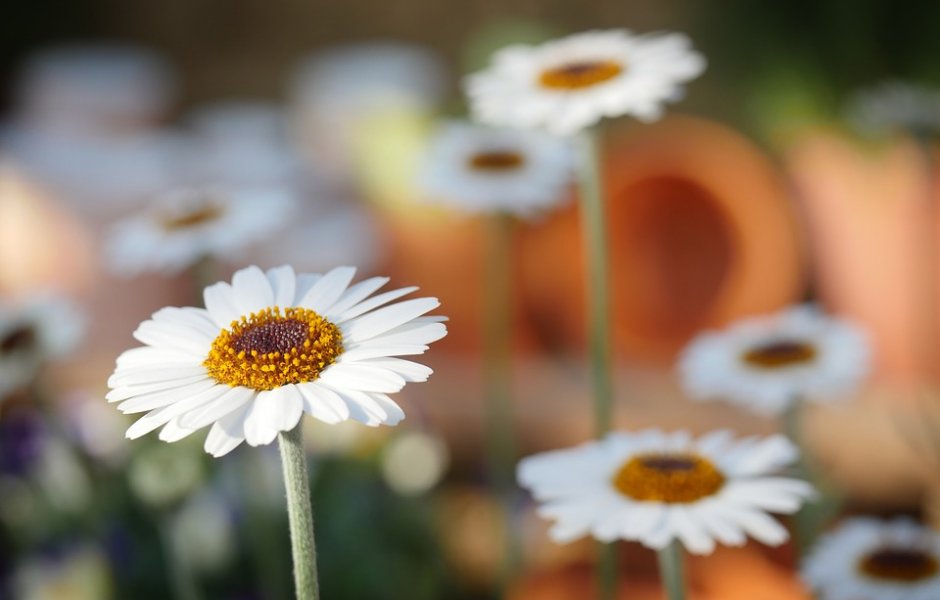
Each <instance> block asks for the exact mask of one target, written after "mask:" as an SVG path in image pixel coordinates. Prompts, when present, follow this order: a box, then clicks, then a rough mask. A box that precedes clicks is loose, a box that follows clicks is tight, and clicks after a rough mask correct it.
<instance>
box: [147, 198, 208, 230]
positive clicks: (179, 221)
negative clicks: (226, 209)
mask: <svg viewBox="0 0 940 600" xmlns="http://www.w3.org/2000/svg"><path fill="white" fill-rule="evenodd" d="M222 212H223V210H222V207H221V206H220V205H218V204H216V203H214V202H205V203H204V204H202V205H200V206H196V207H193V209H192V210H188V211H184V212H181V213H179V214H173V215H168V214H166V215H163V216H161V217H160V223H161V224H162V225H163V228H164V229H166V230H167V231H174V230H177V229H188V228H190V227H196V226H198V225H204V224H206V223H211V222H212V221H215V220H217V219H218V218H219V217H221V216H222Z"/></svg>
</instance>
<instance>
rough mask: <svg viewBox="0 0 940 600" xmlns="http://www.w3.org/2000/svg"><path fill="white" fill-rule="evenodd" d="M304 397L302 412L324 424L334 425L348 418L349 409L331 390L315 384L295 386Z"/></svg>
mask: <svg viewBox="0 0 940 600" xmlns="http://www.w3.org/2000/svg"><path fill="white" fill-rule="evenodd" d="M297 388H298V389H299V390H300V393H301V394H303V397H304V411H306V413H307V414H308V415H310V416H311V417H313V418H315V419H320V420H321V421H323V422H324V423H329V424H331V425H332V424H335V423H339V422H341V421H345V420H346V419H348V418H349V407H348V406H347V405H346V403H345V402H344V401H343V399H342V398H340V397H339V395H338V394H337V393H336V392H334V391H333V390H331V389H329V388H327V387H324V386H320V385H318V384H317V383H301V384H298V385H297Z"/></svg>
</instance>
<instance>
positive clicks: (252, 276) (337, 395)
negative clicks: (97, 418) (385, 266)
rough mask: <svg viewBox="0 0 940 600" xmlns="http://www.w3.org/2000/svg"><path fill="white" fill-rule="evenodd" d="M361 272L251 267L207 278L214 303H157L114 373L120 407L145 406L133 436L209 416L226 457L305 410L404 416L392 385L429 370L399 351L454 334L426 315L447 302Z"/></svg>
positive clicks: (113, 397)
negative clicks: (220, 278) (359, 276)
mask: <svg viewBox="0 0 940 600" xmlns="http://www.w3.org/2000/svg"><path fill="white" fill-rule="evenodd" d="M354 274H355V269H354V268H352V267H339V268H336V269H333V270H332V271H330V272H328V273H326V274H324V275H318V274H317V275H314V274H301V275H295V274H294V270H293V269H292V268H291V267H289V266H285V267H279V268H277V269H271V270H269V271H267V272H266V273H265V272H263V271H261V269H259V268H257V267H249V268H247V269H242V270H240V271H238V272H236V273H235V275H234V276H233V278H232V283H231V284H228V283H226V282H220V283H217V284H215V285H212V286H209V287H208V288H206V290H205V302H206V307H207V308H205V309H202V308H192V307H186V308H175V307H168V308H164V309H162V310H160V311H157V312H156V313H154V315H153V317H152V318H151V319H150V320H148V321H145V322H143V323H142V324H141V325H140V327H139V328H138V329H137V331H135V332H134V337H136V338H137V339H138V340H139V341H140V342H142V343H143V344H145V345H144V346H142V347H139V348H135V349H133V350H128V351H127V352H125V353H124V354H122V355H121V356H120V357H119V358H118V360H117V368H116V369H115V371H114V374H113V375H112V376H111V378H110V379H109V381H108V384H109V385H110V386H111V388H112V390H111V392H110V393H109V394H108V400H109V401H111V402H120V404H118V408H119V409H120V410H121V411H122V412H125V413H141V412H146V414H145V415H144V416H143V417H141V418H140V419H139V420H138V421H137V422H136V423H134V424H133V425H132V426H131V427H130V429H128V431H127V436H128V437H129V438H137V437H140V436H142V435H144V434H146V433H148V432H150V431H153V430H155V429H158V428H161V427H162V430H161V432H160V439H162V440H164V441H168V442H173V441H176V440H179V439H182V438H184V437H186V436H188V435H190V434H191V433H193V432H194V431H196V430H197V429H201V428H203V427H206V426H209V425H211V426H212V429H211V430H210V432H209V435H208V437H207V438H206V442H205V449H206V451H207V452H209V453H210V454H212V455H214V456H221V455H223V454H227V453H228V452H230V451H232V450H233V449H234V448H236V447H237V446H238V445H240V444H241V443H242V442H243V441H246V440H247V441H248V443H249V444H250V445H252V446H258V445H262V444H269V443H271V442H272V441H274V438H275V437H276V436H277V434H278V432H281V431H289V430H292V429H293V428H294V427H295V426H296V425H297V423H298V422H299V421H300V418H301V415H302V414H303V413H307V414H309V415H311V416H313V417H315V418H317V419H319V420H321V421H325V422H327V423H338V422H340V421H345V420H347V419H353V420H356V421H360V422H362V423H365V424H366V425H372V426H376V425H380V424H386V425H395V424H397V423H398V422H399V421H401V420H402V419H403V418H404V416H405V415H404V413H403V412H402V410H401V408H399V406H398V405H397V404H396V403H395V402H394V401H393V400H392V399H391V398H390V397H389V396H388V394H390V393H394V392H397V391H399V390H401V388H403V387H404V386H405V383H407V382H409V381H425V380H426V379H427V378H428V376H429V375H430V374H431V369H429V368H427V367H425V366H424V365H420V364H417V363H414V362H411V361H409V360H405V359H402V358H398V357H399V356H405V355H412V354H423V353H424V351H425V350H427V348H428V346H427V344H429V343H431V342H433V341H436V340H439V339H441V338H442V337H444V335H446V333H447V330H446V328H445V326H444V325H443V323H441V321H442V320H443V319H442V318H440V317H429V316H422V315H425V313H427V312H429V311H431V310H433V309H434V308H436V307H437V306H438V304H439V302H438V301H437V299H436V298H416V299H412V300H404V301H401V302H396V303H393V304H390V303H391V302H392V301H393V300H396V299H398V298H401V297H402V296H405V295H406V294H409V293H411V292H413V291H415V289H417V288H413V287H410V288H401V289H397V290H392V291H388V292H384V293H381V294H378V295H375V296H373V294H374V293H375V292H376V291H377V290H378V289H379V288H381V287H382V286H383V285H385V283H387V282H388V279H387V278H384V277H373V278H370V279H366V280H364V281H361V282H359V283H357V284H354V285H350V283H351V281H352V278H353V275H354Z"/></svg>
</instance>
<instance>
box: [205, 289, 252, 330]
mask: <svg viewBox="0 0 940 600" xmlns="http://www.w3.org/2000/svg"><path fill="white" fill-rule="evenodd" d="M202 299H203V301H204V302H205V303H206V309H207V310H208V311H209V314H210V315H211V316H212V320H213V321H215V324H216V325H218V326H219V327H220V328H222V329H227V328H228V327H229V326H231V324H232V321H237V320H239V319H240V318H241V316H242V312H241V311H240V310H239V308H238V304H236V303H235V295H234V294H233V292H232V286H230V285H229V284H227V283H225V282H224V281H220V282H219V283H216V284H214V285H210V286H209V287H207V288H206V289H205V290H204V291H203V292H202Z"/></svg>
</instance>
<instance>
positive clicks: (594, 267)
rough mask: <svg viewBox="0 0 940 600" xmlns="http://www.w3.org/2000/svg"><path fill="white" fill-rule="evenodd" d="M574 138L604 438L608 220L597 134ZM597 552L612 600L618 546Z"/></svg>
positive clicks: (609, 401) (608, 387)
mask: <svg viewBox="0 0 940 600" xmlns="http://www.w3.org/2000/svg"><path fill="white" fill-rule="evenodd" d="M576 142H577V150H578V159H579V161H580V164H579V165H578V177H579V185H580V200H581V223H582V228H583V229H582V231H583V237H584V254H585V258H586V260H587V282H588V285H587V306H588V346H589V353H590V363H591V381H592V384H593V391H594V428H595V433H596V435H597V437H598V439H600V438H602V437H604V436H605V435H607V433H608V432H609V431H610V428H611V421H612V406H613V382H612V376H611V351H610V285H609V283H608V267H607V253H608V248H607V219H606V211H605V209H604V191H603V189H602V184H601V174H600V161H599V158H598V151H597V140H596V139H595V135H594V132H592V131H590V130H586V131H584V132H583V133H582V134H581V135H579V136H578V137H577V140H576ZM599 555H600V556H599V565H598V578H599V597H600V598H601V599H602V600H609V599H611V598H614V597H615V594H616V592H617V552H616V546H615V545H614V544H613V543H611V544H603V545H602V546H601V547H600V549H599Z"/></svg>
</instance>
